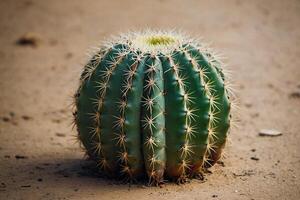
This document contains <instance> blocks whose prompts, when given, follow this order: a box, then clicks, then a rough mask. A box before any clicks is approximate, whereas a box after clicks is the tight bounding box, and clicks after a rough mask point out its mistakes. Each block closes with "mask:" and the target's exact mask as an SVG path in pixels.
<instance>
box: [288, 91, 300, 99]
mask: <svg viewBox="0 0 300 200" xmlns="http://www.w3.org/2000/svg"><path fill="white" fill-rule="evenodd" d="M290 98H295V99H298V98H300V92H292V93H291V94H290Z"/></svg>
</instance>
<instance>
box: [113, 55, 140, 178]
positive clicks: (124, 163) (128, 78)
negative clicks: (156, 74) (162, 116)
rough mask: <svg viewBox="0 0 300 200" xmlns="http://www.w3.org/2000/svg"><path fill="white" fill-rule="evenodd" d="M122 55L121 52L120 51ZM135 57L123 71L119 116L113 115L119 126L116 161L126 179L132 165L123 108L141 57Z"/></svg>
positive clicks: (131, 175) (129, 176) (128, 176)
mask: <svg viewBox="0 0 300 200" xmlns="http://www.w3.org/2000/svg"><path fill="white" fill-rule="evenodd" d="M121 55H122V52H121ZM124 55H126V56H129V54H128V53H126V54H123V56H124ZM134 56H135V57H136V58H135V59H134V62H133V63H132V64H131V65H128V66H127V67H128V69H126V70H125V71H124V72H125V73H124V80H123V84H122V87H121V98H120V99H121V100H120V102H118V107H119V112H120V116H115V118H116V122H115V125H116V126H117V127H118V128H119V131H118V132H117V133H115V135H116V137H115V140H117V142H116V145H117V146H118V147H119V148H120V151H119V152H118V157H119V159H118V161H119V164H120V167H121V170H120V172H121V175H122V176H124V177H125V178H126V179H127V178H129V179H130V180H132V179H133V178H134V177H133V170H132V166H130V163H129V156H130V155H129V152H128V149H127V147H126V137H127V136H126V131H125V126H126V121H127V119H126V115H125V110H126V108H127V107H128V99H127V96H128V93H129V92H130V91H131V90H132V84H133V78H134V76H135V75H136V71H137V67H138V65H139V63H140V60H141V57H140V56H139V55H138V54H134Z"/></svg>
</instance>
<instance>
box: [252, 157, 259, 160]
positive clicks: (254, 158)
mask: <svg viewBox="0 0 300 200" xmlns="http://www.w3.org/2000/svg"><path fill="white" fill-rule="evenodd" d="M251 160H259V158H257V157H251Z"/></svg>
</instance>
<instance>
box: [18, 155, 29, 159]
mask: <svg viewBox="0 0 300 200" xmlns="http://www.w3.org/2000/svg"><path fill="white" fill-rule="evenodd" d="M15 158H16V159H27V158H28V157H27V156H22V155H15Z"/></svg>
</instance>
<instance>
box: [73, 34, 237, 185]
mask: <svg viewBox="0 0 300 200" xmlns="http://www.w3.org/2000/svg"><path fill="white" fill-rule="evenodd" d="M75 105H76V111H75V112H74V117H75V120H74V121H75V123H76V126H77V130H78V139H79V140H80V141H81V142H82V144H83V146H84V147H85V149H86V152H87V155H89V156H90V157H91V158H92V159H93V160H95V161H96V162H97V164H98V167H99V169H100V170H101V172H103V173H104V174H106V175H108V176H111V177H124V178H126V179H127V178H128V180H135V179H138V178H141V177H147V179H148V180H149V183H151V184H159V183H161V182H163V180H166V179H169V180H175V181H178V182H184V181H185V180H186V179H187V178H193V177H196V176H199V175H201V172H202V171H203V170H204V169H205V168H207V167H210V166H212V165H213V164H215V163H216V161H218V160H219V159H220V157H221V153H222V150H223V148H224V145H225V142H226V138H227V132H228V129H229V126H230V118H231V116H230V107H231V103H230V99H229V91H228V88H227V85H226V83H225V76H224V70H223V66H222V63H221V62H220V61H219V60H218V59H217V58H216V56H215V55H214V54H213V53H212V52H210V51H209V50H208V49H206V48H205V47H204V46H203V45H202V44H201V43H199V42H197V41H196V40H193V39H191V38H189V37H186V36H185V35H183V34H180V33H174V32H172V31H165V32H164V31H144V32H133V33H127V34H123V35H120V36H118V37H115V38H114V39H113V40H112V41H110V42H108V43H106V44H105V45H102V46H101V47H100V48H99V49H98V51H97V52H96V53H95V54H94V55H93V56H92V58H91V59H90V61H89V62H88V63H87V64H86V66H85V67H84V70H83V72H82V74H81V78H80V85H79V88H78V90H77V92H76V94H75Z"/></svg>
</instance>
